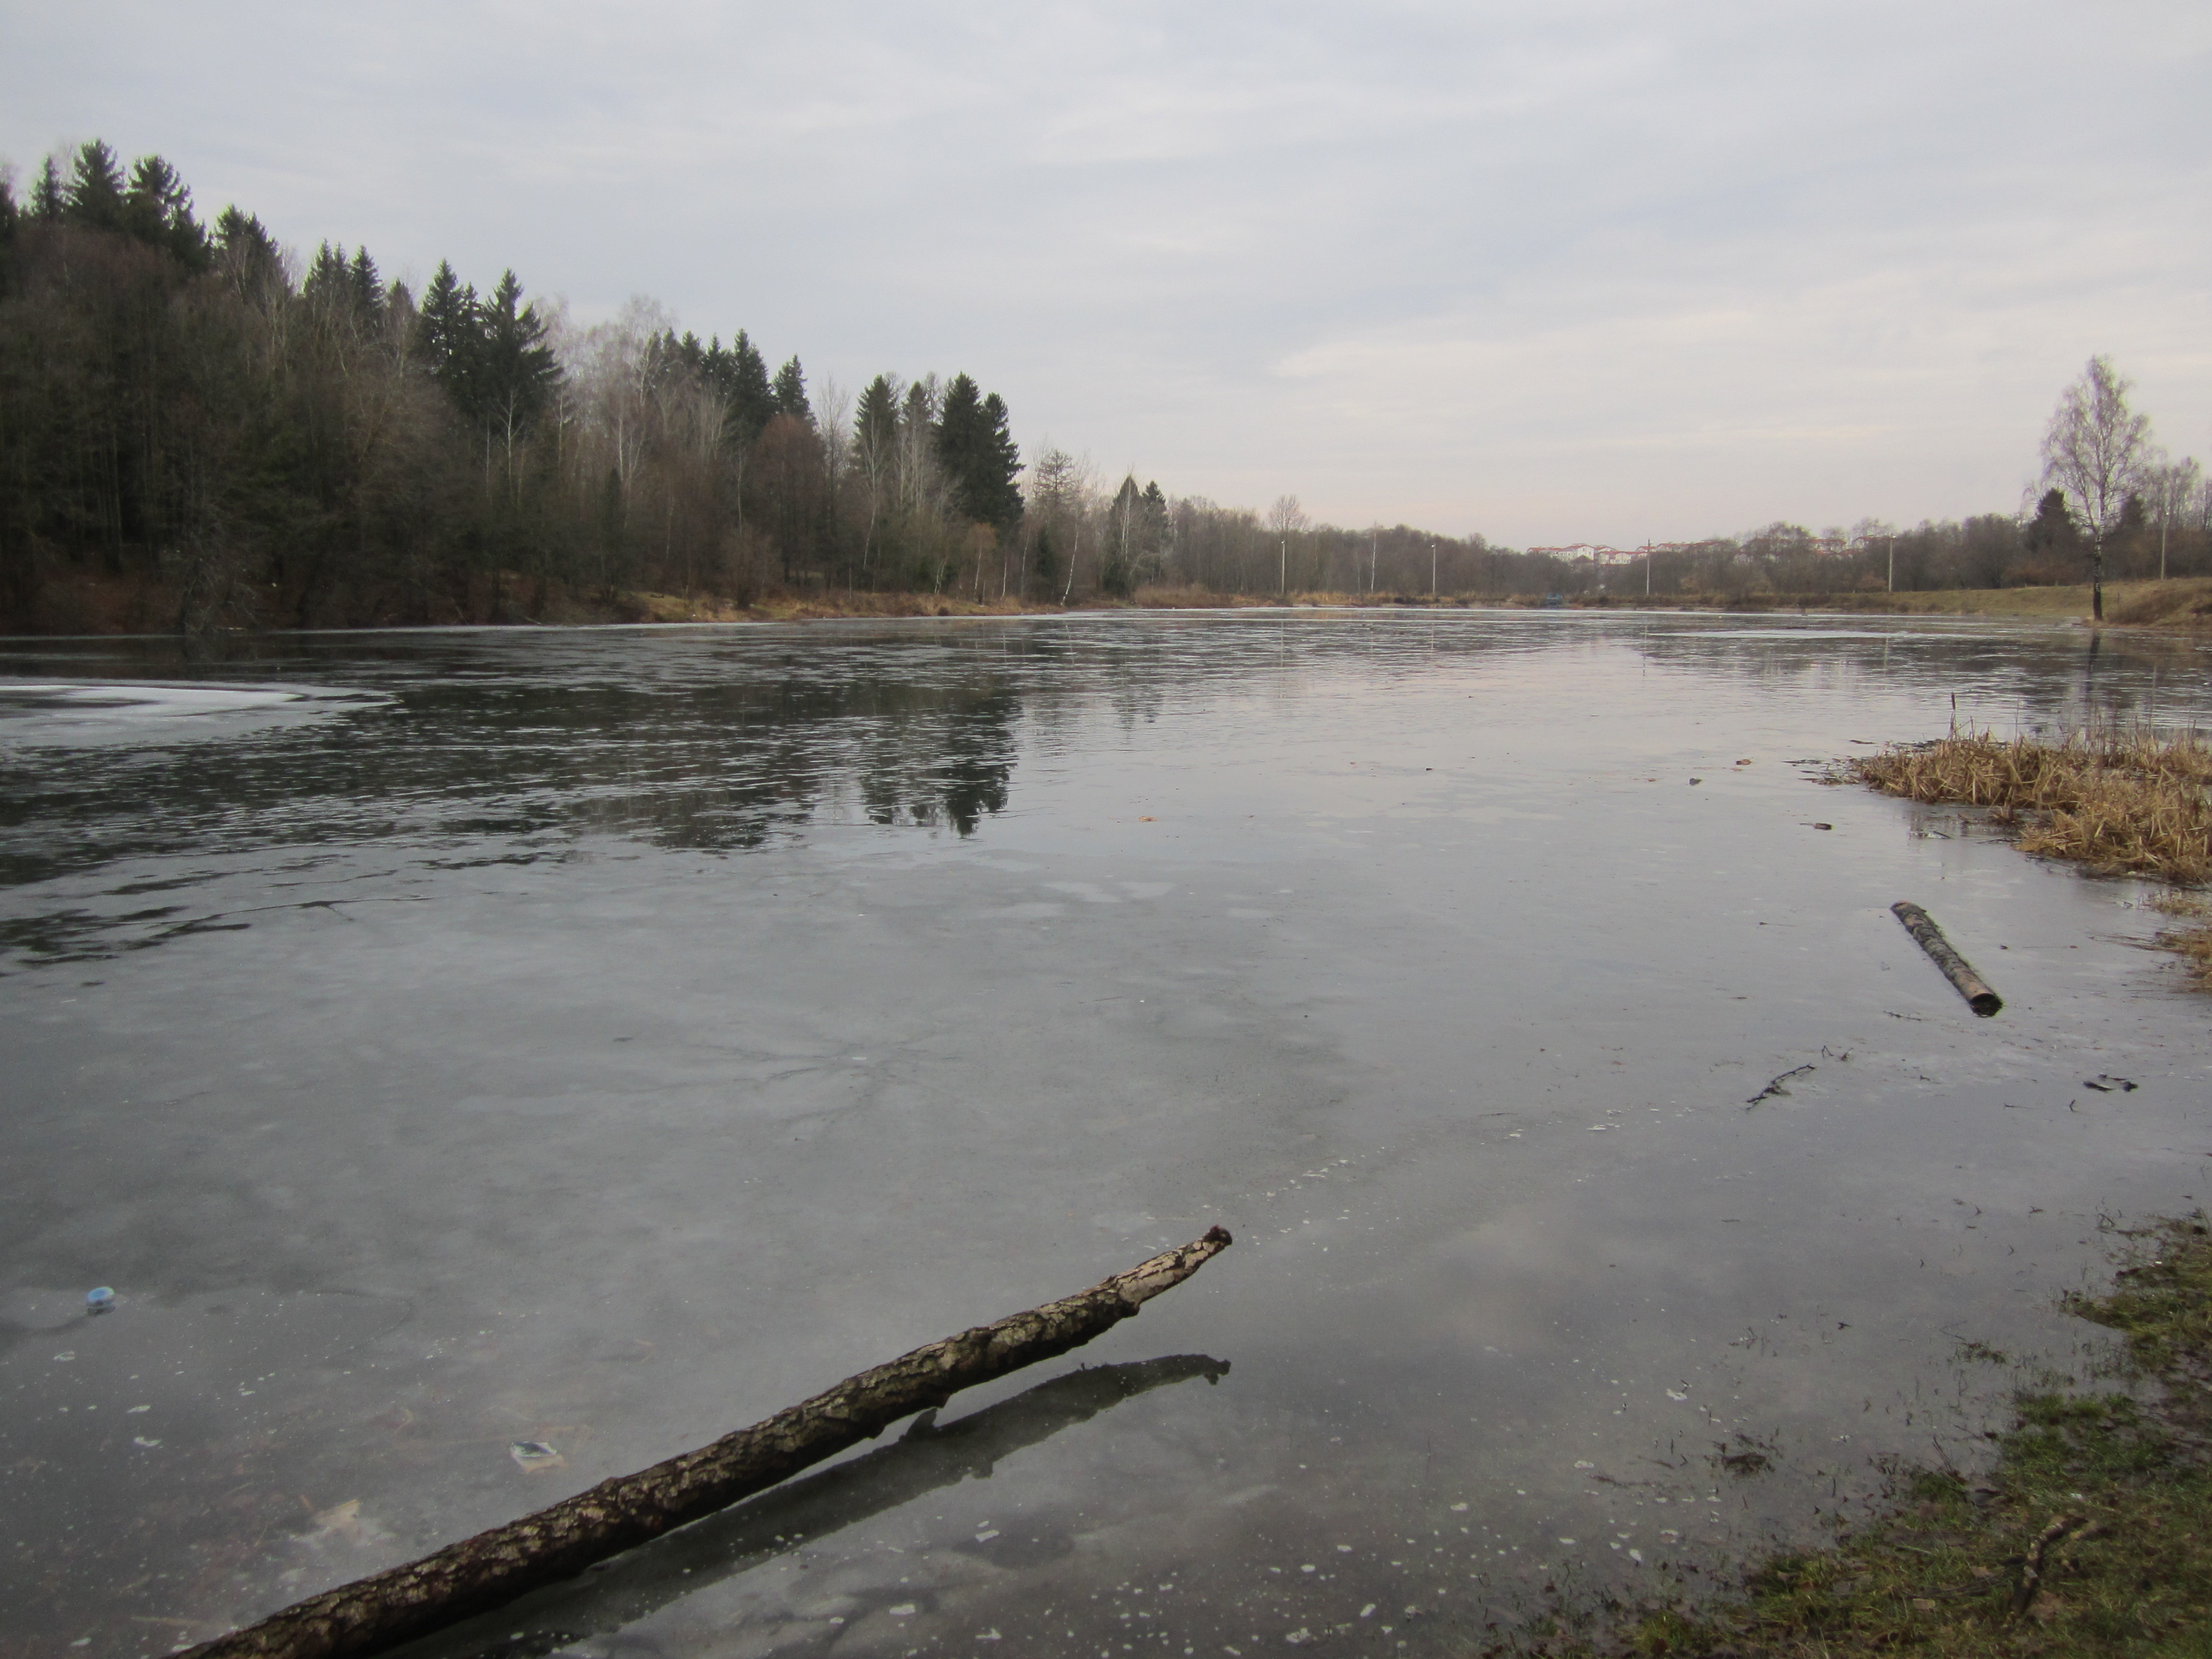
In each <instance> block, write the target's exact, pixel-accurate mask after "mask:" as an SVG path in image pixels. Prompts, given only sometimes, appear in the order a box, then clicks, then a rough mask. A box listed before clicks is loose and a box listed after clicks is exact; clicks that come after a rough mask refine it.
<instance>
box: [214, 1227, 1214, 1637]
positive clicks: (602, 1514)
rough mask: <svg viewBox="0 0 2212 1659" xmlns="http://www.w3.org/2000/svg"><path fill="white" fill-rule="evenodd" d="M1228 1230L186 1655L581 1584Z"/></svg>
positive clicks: (1063, 1327) (958, 1384)
mask: <svg viewBox="0 0 2212 1659" xmlns="http://www.w3.org/2000/svg"><path fill="white" fill-rule="evenodd" d="M1229 1243H1230V1238H1229V1234H1228V1232H1227V1231H1225V1230H1224V1229H1222V1228H1220V1227H1212V1228H1209V1229H1207V1231H1206V1236H1205V1237H1203V1238H1200V1239H1197V1240H1194V1242H1192V1243H1188V1244H1185V1245H1182V1246H1180V1247H1179V1248H1177V1249H1172V1250H1169V1251H1167V1252H1166V1253H1165V1254H1164V1255H1156V1256H1154V1257H1153V1258H1152V1260H1151V1261H1146V1262H1143V1263H1141V1264H1139V1266H1137V1267H1133V1268H1131V1269H1130V1270H1129V1271H1128V1272H1127V1273H1116V1274H1115V1275H1114V1276H1113V1277H1112V1278H1111V1279H1106V1280H1104V1281H1103V1282H1102V1283H1100V1284H1097V1285H1093V1286H1092V1287H1091V1289H1089V1290H1087V1291H1083V1292H1081V1293H1080V1294H1079V1295H1076V1296H1071V1297H1064V1298H1063V1299H1061V1300H1060V1301H1058V1302H1048V1303H1046V1304H1044V1305H1043V1306H1042V1307H1041V1308H1032V1309H1030V1310H1029V1311H1028V1312H1027V1313H1018V1314H1013V1315H1011V1316H1008V1317H1006V1318H1005V1319H1001V1320H1000V1321H998V1322H996V1323H995V1324H990V1325H978V1326H975V1327H974V1328H972V1329H969V1330H965V1331H963V1332H961V1333H960V1334H958V1335H957V1336H949V1337H946V1338H945V1340H942V1341H939V1342H933V1343H931V1344H929V1345H928V1346H927V1347H921V1348H916V1349H915V1350H914V1352H911V1353H908V1354H903V1355H902V1356H900V1357H899V1358H896V1359H894V1360H892V1361H891V1362H890V1364H885V1365H878V1366H877V1367H875V1368H874V1369H873V1370H866V1371H862V1372H861V1373H860V1375H858V1376H849V1377H848V1378H846V1379H845V1381H843V1382H842V1383H839V1384H838V1385H837V1386H836V1388H834V1389H829V1391H828V1392H827V1393H825V1394H818V1395H815V1396H814V1397H813V1398H812V1399H811V1400H808V1401H802V1402H801V1403H799V1405H796V1406H793V1407H790V1408H788V1409H787V1410H785V1411H781V1412H778V1413H776V1414H775V1416H774V1417H771V1418H769V1419H767V1420H766V1421H764V1422H761V1423H756V1424H755V1425H753V1426H752V1427H750V1428H749V1429H739V1430H738V1431H736V1432H734V1433H732V1434H727V1435H725V1436H723V1437H722V1438H720V1440H717V1441H715V1442H714V1443H712V1444H711V1445H707V1446H702V1447H701V1448H700V1449H698V1450H696V1451H690V1452H685V1453H684V1454H683V1455H681V1456H678V1457H671V1458H670V1459H669V1460H668V1461H667V1462H663V1463H656V1464H654V1465H653V1467H652V1468H649V1469H645V1470H642V1471H641V1472H640V1473H638V1474H630V1475H623V1476H618V1477H617V1478H615V1479H613V1480H603V1481H601V1482H600V1483H599V1485H598V1486H593V1487H592V1489H591V1490H590V1491H588V1492H579V1493H577V1494H576V1496H574V1498H564V1499H562V1501H561V1502H560V1503H558V1504H554V1505H552V1506H551V1507H550V1508H549V1509H544V1510H538V1513H537V1514H535V1515H528V1516H524V1517H523V1518H522V1519H521V1520H520V1521H514V1522H509V1523H507V1525H506V1526H503V1527H495V1528H492V1529H491V1530H490V1531H489V1532H481V1533H478V1534H477V1535H476V1536H475V1537H473V1538H469V1539H465V1540H463V1541H461V1542H459V1543H458V1544H449V1545H447V1547H445V1548H444V1549H441V1550H440V1551H438V1552H437V1553H435V1554H433V1555H426V1556H424V1557H423V1558H422V1559H421V1560H419V1561H414V1562H410V1563H409V1564H407V1565H404V1566H398V1567H392V1568H389V1569H387V1570H386V1571H383V1572H380V1573H377V1574H374V1576H372V1577H368V1578H362V1579H357V1580H356V1581H355V1582H354V1583H350V1584H344V1585H341V1586H340V1587H339V1588H337V1589H332V1590H325V1592H324V1593H323V1594H321V1595H315V1596H311V1597H309V1598H308V1599H307V1601H300V1602H296V1603H295V1604H294V1605H293V1606H291V1607H287V1608H285V1609H284V1610H283V1612H281V1613H273V1614H271V1615H270V1617H269V1618H267V1619H264V1620H262V1621H261V1622H260V1623H258V1624H257V1625H253V1626H249V1627H248V1628H246V1629H245V1630H240V1631H234V1632H231V1633H230V1634H229V1635H228V1636H219V1637H217V1638H216V1639H215V1640H213V1641H212V1642H204V1643H202V1644H200V1645H199V1646H197V1647H196V1648H192V1649H191V1650H188V1652H187V1654H186V1656H185V1659H366V1656H368V1655H372V1654H378V1653H383V1652H386V1651H388V1650H390V1649H392V1648H395V1647H398V1646H399V1645H400V1644H403V1643H405V1642H411V1641H414V1640H416V1638H420V1637H423V1636H427V1635H428V1634H430V1633H431V1632H434V1631H436V1630H440V1629H442V1628H444V1627H445V1626H447V1625H451V1624H455V1623H458V1622H459V1620H463V1619H465V1618H469V1617H471V1616H472V1615H474V1614H477V1613H484V1612H488V1611H489V1610H490V1609H491V1608H493V1607H499V1606H501V1605H502V1604H504V1603H506V1602H508V1601H513V1600H514V1599H515V1598H516V1597H517V1596H520V1595H524V1594H526V1592H528V1591H530V1590H532V1589H538V1587H539V1586H540V1585H544V1584H550V1583H558V1582H559V1581H561V1580H562V1579H567V1578H573V1577H575V1576H576V1575H577V1574H578V1573H580V1572H581V1571H584V1570H585V1569H586V1567H588V1566H590V1565H592V1563H593V1562H595V1561H601V1560H605V1559H606V1558H607V1557H609V1556H611V1555H617V1554H620V1553H622V1552H623V1551H624V1550H629V1549H635V1547H637V1546H638V1545H640V1544H643V1543H646V1542H648V1541H651V1540H653V1539H654V1538H657V1537H659V1535H660V1534H663V1533H665V1532H668V1531H670V1530H671V1529H673V1528H677V1527H680V1526H683V1525H684V1524H685V1523H686V1522H691V1521H696V1520H697V1519H699V1518H700V1517H701V1516H705V1515H710V1514H712V1513H713V1512H714V1511H715V1510H720V1509H724V1508H726V1507H727V1506H728V1505H730V1504H734V1503H736V1502H738V1500H739V1499H740V1498H750V1496H752V1495H753V1494H754V1493H755V1492H761V1491H763V1490H765V1489H766V1488H767V1487H769V1486H774V1485H775V1484H776V1483H777V1482H778V1481H780V1480H784V1479H785V1478H787V1476H790V1475H793V1474H797V1473H798V1472H799V1470H801V1469H804V1468H809V1467H811V1465H813V1464H816V1463H819V1462H822V1461H823V1459H824V1458H827V1457H832V1456H835V1455H836V1454H837V1453H839V1452H841V1451H842V1450H844V1449H845V1448H847V1447H848V1446H851V1445H854V1444H855V1443H858V1442H860V1441H862V1440H866V1439H870V1438H872V1437H874V1436H876V1435H878V1434H880V1433H882V1432H883V1431H884V1429H886V1428H888V1427H890V1425H892V1424H893V1423H896V1422H897V1421H898V1420H899V1419H901V1418H902V1417H908V1416H911V1415H912V1414H913V1413H915V1412H918V1411H924V1410H927V1409H930V1408H932V1407H941V1406H943V1405H944V1404H945V1401H947V1400H949V1399H950V1398H951V1396H952V1395H954V1394H955V1393H956V1392H957V1391H958V1390H960V1389H967V1388H973V1387H974V1386H975V1384H977V1383H987V1382H989V1381H991V1380H992V1379H993V1378H994V1377H1000V1376H1006V1374H1007V1373H1008V1372H1010V1371H1016V1370H1020V1369H1021V1368H1022V1367H1023V1366H1024V1365H1030V1364H1035V1363H1036V1361H1038V1360H1040V1359H1050V1358H1054V1357H1055V1356H1056V1355H1059V1354H1063V1353H1066V1352H1067V1351H1068V1350H1069V1349H1071V1348H1075V1347H1079V1346H1082V1345H1083V1344H1084V1343H1085V1342H1088V1341H1090V1340H1091V1339H1092V1338H1093V1337H1095V1336H1097V1335H1099V1334H1102V1333H1103V1332H1105V1331H1107V1330H1109V1329H1110V1328H1112V1327H1114V1326H1115V1325H1117V1324H1119V1323H1120V1322H1121V1321H1122V1320H1124V1319H1127V1318H1128V1317H1129V1316H1132V1315H1133V1314H1134V1313H1135V1312H1136V1311H1137V1310H1138V1309H1139V1307H1141V1306H1142V1305H1143V1304H1145V1303H1146V1302H1148V1301H1150V1300H1151V1299H1152V1297H1156V1296H1158V1294H1159V1293H1160V1292H1161V1291H1165V1290H1169V1289H1171V1288H1173V1287H1174V1286H1175V1285H1180V1284H1181V1283H1182V1281H1183V1280H1184V1279H1188V1278H1189V1277H1190V1276H1191V1274H1193V1273H1196V1272H1197V1271H1198V1270H1199V1268H1200V1267H1203V1266H1204V1265H1205V1264H1206V1262H1207V1261H1210V1260H1212V1258H1213V1257H1214V1256H1216V1255H1219V1254H1220V1253H1221V1252H1222V1251H1223V1250H1225V1249H1228V1248H1229Z"/></svg>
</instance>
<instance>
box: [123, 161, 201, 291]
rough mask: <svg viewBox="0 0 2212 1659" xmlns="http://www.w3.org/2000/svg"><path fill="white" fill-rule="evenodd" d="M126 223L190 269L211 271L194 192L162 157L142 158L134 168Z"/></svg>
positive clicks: (126, 203) (125, 209) (126, 198)
mask: <svg viewBox="0 0 2212 1659" xmlns="http://www.w3.org/2000/svg"><path fill="white" fill-rule="evenodd" d="M122 222H123V228H125V230H127V231H129V232H130V233H131V234H132V235H133V236H136V237H137V239H138V240H140V241H142V242H148V243H151V244H152V245H153V246H155V247H163V248H167V249H168V251H169V252H171V253H173V254H174V255H176V257H177V258H178V259H179V262H181V263H182V264H184V266H185V269H186V270H205V269H206V268H207V264H208V255H209V249H208V239H207V232H206V231H205V230H204V229H202V228H201V227H200V222H199V221H198V220H197V218H195V217H193V216H192V193H191V191H190V190H188V189H186V188H185V181H184V180H183V179H181V178H179V176H178V174H177V170H176V168H174V167H171V166H170V165H169V164H168V163H167V161H163V160H162V159H161V157H160V156H158V155H142V156H140V157H139V158H138V161H137V164H136V165H135V166H133V167H131V184H130V187H129V188H128V189H127V190H125V191H124V195H123V211H122Z"/></svg>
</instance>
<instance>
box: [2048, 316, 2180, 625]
mask: <svg viewBox="0 0 2212 1659" xmlns="http://www.w3.org/2000/svg"><path fill="white" fill-rule="evenodd" d="M2134 389H2135V386H2134V383H2133V382H2132V381H2130V380H2128V379H2127V378H2126V377H2125V376H2124V375H2122V374H2120V373H2119V372H2118V370H2117V369H2115V368H2113V367H2112V359H2111V358H2109V357H2101V356H2100V357H2092V358H2091V359H2089V362H2088V367H2087V368H2084V369H2083V370H2082V371H2081V379H2080V380H2076V381H2075V382H2074V384H2073V385H2071V386H2068V387H2067V388H2066V390H2065V391H2064V392H2063V393H2062V394H2060V396H2059V399H2058V407H2057V409H2056V410H2052V411H2051V424H2050V426H2049V427H2048V428H2046V429H2045V432H2044V435H2043V477H2044V479H2045V482H2046V483H2051V484H2053V485H2055V486H2057V488H2058V489H2063V490H2064V491H2065V492H2066V494H2067V495H2068V497H2069V505H2070V506H2071V507H2073V509H2074V515H2075V519H2076V520H2078V521H2079V522H2080V524H2081V528H2082V530H2083V532H2085V533H2086V534H2087V537H2088V538H2089V608H2090V614H2091V616H2093V617H2094V618H2095V619H2096V620H2097V621H2099V622H2102V621H2104V619H2105V549H2106V543H2107V542H2108V541H2110V540H2111V538H2112V534H2113V532H2115V531H2117V530H2118V528H2119V527H2120V517H2121V514H2123V513H2125V512H2126V511H2127V506H2128V498H2129V497H2130V495H2135V494H2136V493H2137V492H2138V491H2139V490H2141V489H2142V488H2143V486H2144V483H2145V482H2146V480H2147V479H2148V477H2150V475H2151V472H2152V471H2153V469H2154V468H2155V467H2156V466H2157V465H2159V463H2160V460H2161V459H2163V457H2161V456H2160V453H2159V451H2158V447H2157V446H2156V445H2155V444H2154V443H2153V442H2152V441H2151V435H2150V417H2149V416H2148V415H2140V414H2137V413H2136V411H2135V410H2131V409H2130V408H2129V407H2128V393H2129V392H2132V391H2133V390H2134Z"/></svg>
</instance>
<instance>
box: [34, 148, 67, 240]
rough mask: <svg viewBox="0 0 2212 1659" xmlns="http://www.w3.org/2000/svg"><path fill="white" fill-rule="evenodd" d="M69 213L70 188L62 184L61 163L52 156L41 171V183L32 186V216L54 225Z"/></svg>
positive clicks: (47, 158) (47, 159)
mask: <svg viewBox="0 0 2212 1659" xmlns="http://www.w3.org/2000/svg"><path fill="white" fill-rule="evenodd" d="M68 211H69V187H68V186H67V185H64V184H63V183H62V168H61V163H60V162H58V161H56V160H55V159H54V158H53V157H52V156H51V155H49V156H48V157H46V165H45V166H44V167H40V169H39V182H38V183H37V184H35V185H32V186H31V216H32V217H33V219H44V220H46V222H48V223H50V224H51V223H52V222H54V221H56V220H58V219H59V218H60V217H61V216H63V215H64V213H66V212H68Z"/></svg>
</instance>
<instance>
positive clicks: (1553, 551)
mask: <svg viewBox="0 0 2212 1659" xmlns="http://www.w3.org/2000/svg"><path fill="white" fill-rule="evenodd" d="M1529 551H1530V552H1531V553H1548V554H1549V555H1551V556H1552V557H1553V558H1555V559H1573V560H1576V561H1577V562H1581V563H1584V564H1628V563H1631V562H1633V561H1635V560H1637V559H1639V558H1641V557H1643V556H1644V554H1643V550H1641V549H1640V548H1638V549H1632V550H1628V551H1626V552H1624V551H1622V550H1620V548H1617V547H1605V546H1602V545H1601V544H1598V543H1596V542H1576V543H1574V544H1572V545H1571V546H1567V547H1532V548H1530V549H1529Z"/></svg>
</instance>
